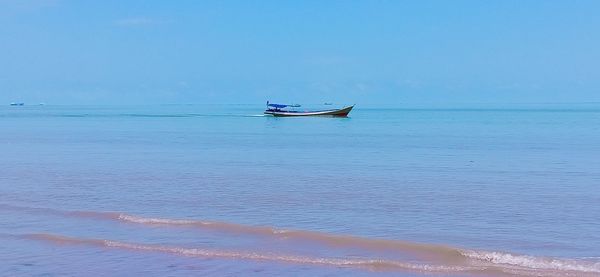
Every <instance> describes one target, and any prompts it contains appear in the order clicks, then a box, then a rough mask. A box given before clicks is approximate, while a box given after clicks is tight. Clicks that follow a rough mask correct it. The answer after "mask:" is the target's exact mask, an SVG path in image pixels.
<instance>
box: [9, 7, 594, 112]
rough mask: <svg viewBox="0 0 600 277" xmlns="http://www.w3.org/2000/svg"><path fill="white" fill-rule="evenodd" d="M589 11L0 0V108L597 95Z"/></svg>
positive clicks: (587, 98) (585, 98) (584, 98)
mask: <svg viewBox="0 0 600 277" xmlns="http://www.w3.org/2000/svg"><path fill="white" fill-rule="evenodd" d="M598 14H600V1H567V0H565V1H551V0H549V1H510V0H503V1H459V0H457V1H376V0H372V1H85V0H81V1H68V0H46V1H31V0H0V102H1V101H4V102H6V103H8V102H13V101H24V102H29V103H31V102H46V103H56V104H93V103H148V104H154V103H263V102H264V101H265V100H267V99H271V100H272V101H282V102H287V101H290V102H295V103H321V102H325V101H327V102H336V103H359V104H361V103H365V104H383V103H385V104H392V105H399V106H401V105H405V104H415V103H416V104H436V105H438V104H449V105H451V104H454V103H530V102H535V103H548V102H556V103H564V102H599V101H600V65H599V64H600V31H599V30H600V16H598Z"/></svg>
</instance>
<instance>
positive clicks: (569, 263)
mask: <svg viewBox="0 0 600 277" xmlns="http://www.w3.org/2000/svg"><path fill="white" fill-rule="evenodd" d="M0 208H4V209H9V210H18V211H24V212H33V213H46V214H51V215H60V216H68V217H79V218H87V219H95V220H111V221H118V222H124V223H132V224H139V225H142V226H143V225H153V226H164V227H182V228H200V229H206V230H212V231H217V232H228V233H235V234H242V235H260V236H266V237H270V238H273V239H279V240H288V239H294V240H299V241H307V242H311V243H317V244H321V245H326V246H329V247H341V248H360V249H367V250H374V251H379V250H382V251H394V252H397V253H404V254H409V255H411V256H413V257H416V258H418V260H420V261H430V262H432V263H438V264H442V265H445V266H454V265H460V266H463V265H469V266H473V265H477V266H479V267H483V268H485V269H486V270H491V269H495V270H497V271H500V272H504V273H510V274H517V275H534V276H565V275H571V276H584V275H585V276H588V275H589V276H600V261H598V260H597V259H589V258H578V259H565V258H552V257H536V256H527V255H519V254H511V253H503V252H496V251H478V250H468V249H460V248H456V247H450V246H444V245H436V244H425V243H417V242H409V241H400V240H384V239H373V238H362V237H354V236H345V235H336V234H327V233H321V232H314V231H303V230H287V229H276V228H271V227H263V226H251V225H242V224H236V223H227V222H217V221H201V220H191V219H168V218H153V217H142V216H135V215H130V214H126V213H119V212H96V211H61V210H55V209H48V208H31V207H20V206H12V205H6V204H0ZM52 238H53V239H58V240H59V241H63V242H68V241H69V239H65V238H62V239H61V238H60V237H56V236H55V237H52ZM144 247H146V246H144ZM148 247H150V246H148ZM152 247H154V246H152ZM375 253H377V252H375ZM345 261H346V260H345ZM371 261H372V260H371ZM355 262H356V261H355ZM361 262H363V263H364V261H362V260H361ZM388 262H390V261H388ZM393 262H395V261H393ZM386 263H387V262H386Z"/></svg>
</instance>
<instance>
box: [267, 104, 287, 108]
mask: <svg viewBox="0 0 600 277" xmlns="http://www.w3.org/2000/svg"><path fill="white" fill-rule="evenodd" d="M267 105H268V106H269V107H273V108H277V109H280V108H285V107H287V106H289V105H284V104H267Z"/></svg>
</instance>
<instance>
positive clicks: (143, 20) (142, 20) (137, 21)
mask: <svg viewBox="0 0 600 277" xmlns="http://www.w3.org/2000/svg"><path fill="white" fill-rule="evenodd" d="M114 23H115V24H117V25H119V26H147V25H152V24H156V23H157V21H156V20H154V19H150V18H147V17H128V18H121V19H118V20H115V21H114Z"/></svg>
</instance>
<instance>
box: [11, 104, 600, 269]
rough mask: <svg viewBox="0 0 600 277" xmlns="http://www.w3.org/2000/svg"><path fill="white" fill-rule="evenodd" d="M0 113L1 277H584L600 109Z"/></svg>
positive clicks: (599, 251)
mask: <svg viewBox="0 0 600 277" xmlns="http://www.w3.org/2000/svg"><path fill="white" fill-rule="evenodd" d="M262 110H263V106H262V105H217V106H209V105H164V106H50V105H49V106H24V107H8V106H7V107H1V108H0V134H1V136H0V153H1V155H2V156H1V157H2V158H1V159H0V243H2V245H4V246H5V247H1V248H0V275H3V276H30V275H43V274H49V275H76V276H82V275H90V274H92V273H93V274H97V275H116V276H131V275H132V274H144V275H151V276H152V275H153V276H165V275H168V276H189V275H209V274H210V275H244V276H245V275H302V276H315V275H344V276H345V275H360V276H363V275H369V276H370V275H375V276H379V275H393V276H397V275H401V276H421V275H429V274H433V275H443V276H447V275H452V276H471V275H474V276H489V275H511V274H512V275H540V276H565V275H569V274H570V275H572V276H600V223H599V222H598V219H599V218H600V205H599V204H600V189H599V186H600V158H599V156H600V107H594V105H588V106H572V107H571V106H561V107H547V106H543V105H542V106H536V107H496V108H468V109H408V108H405V109H375V108H366V107H365V108H361V107H360V105H358V106H357V107H356V109H355V110H354V111H352V113H351V114H350V117H349V118H273V117H265V116H262Z"/></svg>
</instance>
